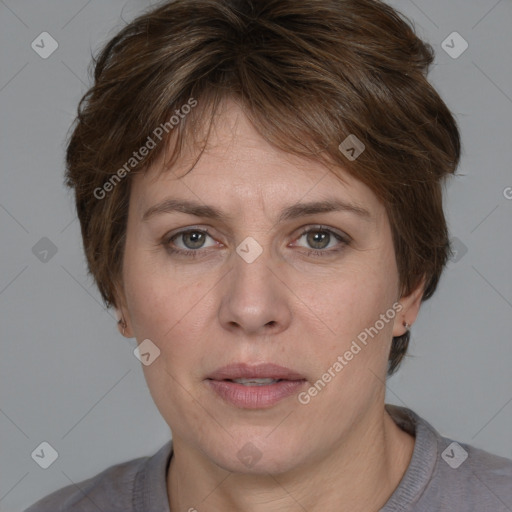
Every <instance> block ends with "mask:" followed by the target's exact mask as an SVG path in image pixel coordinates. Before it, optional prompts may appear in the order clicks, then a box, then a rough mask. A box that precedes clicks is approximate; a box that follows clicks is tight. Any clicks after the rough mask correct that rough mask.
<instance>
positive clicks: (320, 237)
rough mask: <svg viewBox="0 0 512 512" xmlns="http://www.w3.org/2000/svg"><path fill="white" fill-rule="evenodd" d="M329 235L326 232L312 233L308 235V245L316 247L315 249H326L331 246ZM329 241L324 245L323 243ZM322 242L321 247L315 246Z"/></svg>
mask: <svg viewBox="0 0 512 512" xmlns="http://www.w3.org/2000/svg"><path fill="white" fill-rule="evenodd" d="M329 236H330V235H329V233H326V232H325V231H312V232H311V233H308V243H309V244H310V245H312V246H314V247H315V249H324V248H325V247H327V245H329ZM326 240H327V243H324V244H322V242H325V241H326ZM318 242H320V247H318V246H315V244H317V243H318Z"/></svg>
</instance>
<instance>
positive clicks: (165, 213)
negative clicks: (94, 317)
mask: <svg viewBox="0 0 512 512" xmlns="http://www.w3.org/2000/svg"><path fill="white" fill-rule="evenodd" d="M225 107H226V108H225V110H224V111H223V113H222V115H221V116H220V117H219V118H218V119H217V121H216V123H215V125H214V130H213V131H212V134H211V136H210V139H209V141H208V146H207V149H206V151H205V152H204V154H203V155H202V157H201V158H200V160H199V162H198V163H197V165H196V166H195V167H194V169H193V170H192V171H191V172H189V173H188V174H186V175H185V173H186V171H187V170H188V169H189V168H190V165H191V162H193V159H194V157H195V156H196V155H195V154H192V153H191V154H190V155H189V156H188V157H187V156H186V155H184V157H183V158H182V159H180V162H178V165H176V166H175V167H174V168H173V169H172V172H167V173H164V174H161V175H160V176H157V172H156V171H155V169H150V170H149V172H148V173H147V174H146V175H137V176H135V177H134V182H133V184H132V185H133V186H132V191H131V197H130V208H129V218H128V226H127V238H126V247H125V256H124V267H123V284H124V295H123V300H124V305H123V306H122V309H123V314H124V315H125V318H126V320H127V322H128V330H127V335H129V336H135V337H136V338H137V341H138V343H139V344H140V343H141V342H143V340H151V341H150V342H147V341H146V342H145V344H144V345H143V346H142V347H141V348H142V350H141V352H143V353H149V355H146V356H143V361H145V360H147V362H150V364H147V365H144V366H143V369H144V372H145V377H146V380H147V383H148V386H149V389H150V392H151V394H152V397H153V399H154V401H155V403H156V405H157V407H158V409H159V410H160V413H161V414H162V416H163V417H164V419H165V420H166V421H167V423H168V424H169V426H170V428H171V430H172V434H173V439H174V443H175V446H176V447H178V446H181V447H182V449H185V447H186V449H187V450H189V451H193V452H195V453H196V454H201V456H203V457H206V458H207V459H208V460H210V461H213V462H214V463H215V464H217V465H218V466H220V467H222V468H224V469H226V470H229V471H235V472H242V473H243V472H245V473H248V472H253V473H259V472H281V471H287V470H293V469H294V468H298V467H300V466H301V465H303V464H307V463H310V462H312V461H314V460H315V459H316V458H322V457H324V456H326V455H327V454H328V453H330V452H331V451H332V449H333V446H335V445H337V446H340V444H342V443H343V442H344V441H346V440H348V439H349V438H350V436H354V435H355V433H357V432H360V429H362V428H365V427H364V425H368V424H369V422H371V418H372V417H373V418H375V417H376V416H375V415H376V414H380V415H381V416H382V408H383V403H384V385H383V382H384V381H385V375H386V369H387V360H388V354H389V350H390V344H391V339H392V337H393V336H394V335H395V336H396V335H401V334H403V333H404V332H405V330H404V327H403V326H402V322H403V320H404V319H407V321H408V322H409V323H412V320H414V318H415V316H416V313H417V303H418V301H417V300H416V301H415V302H414V304H413V305H411V304H410V302H412V299H411V298H410V297H409V298H401V299H400V297H399V291H398V289H399V287H398V283H399V282H398V273H397V267H396V263H395V256H394V250H393V244H392V236H391V230H390V226H389V223H388V218H387V215H386V213H385V210H384V207H383V205H382V204H381V203H380V202H379V201H378V199H377V198H376V196H375V195H374V194H373V193H372V192H371V191H370V189H369V188H367V187H366V186H365V185H363V184H362V183H361V182H359V181H357V180H355V179H354V178H352V177H350V175H348V174H347V173H346V172H345V171H340V172H341V175H342V176H343V180H344V181H343V182H342V181H341V180H339V179H338V178H337V177H335V176H334V175H333V174H332V173H331V172H330V171H329V170H327V169H326V168H325V167H324V166H323V165H321V164H320V163H318V162H316V163H313V162H311V161H308V160H306V159H302V158H299V157H295V156H290V155H289V154H287V153H284V152H282V151H280V150H277V149H275V148H273V147H271V146H270V145H269V144H268V143H266V142H265V141H264V140H263V139H262V138H261V136H260V135H258V133H257V132H256V131H255V129H254V128H253V127H252V126H251V125H250V124H249V122H248V121H247V119H246V118H245V117H244V115H243V113H242V111H241V110H240V109H239V108H238V107H237V105H236V104H235V103H233V102H227V103H226V104H225ZM171 200H172V201H173V203H171V202H170V201H171ZM165 201H169V202H168V203H167V205H166V203H165ZM327 201H328V202H329V203H330V204H331V205H333V204H334V203H339V204H340V205H345V206H338V209H333V210H331V211H319V212H318V213H314V210H315V208H316V206H318V204H317V203H323V202H327ZM184 202H186V203H187V205H188V206H189V207H191V206H194V208H195V209H196V211H195V212H194V211H192V210H193V209H191V208H189V209H188V211H186V210H187V208H185V207H184V206H183V205H182V206H178V207H177V208H176V209H173V206H174V207H176V206H177V205H178V203H184ZM158 205H160V206H158ZM307 205H311V207H308V206H307ZM315 205H316V206H315ZM155 206H157V208H155ZM166 206H167V207H166ZM317 210H318V208H317ZM324 210H326V208H324ZM151 212H152V213H151ZM212 212H215V213H218V216H212V215H211V213H212ZM307 230H311V232H310V233H304V231H307ZM206 231H208V233H206ZM399 299H400V302H401V304H400V305H397V304H396V303H397V301H398V300H399ZM393 306H395V307H394V308H393ZM402 307H403V309H402V310H401V311H400V312H397V311H398V310H399V309H400V308H402ZM395 313H396V314H395ZM404 313H406V315H404ZM365 329H367V330H366V331H365ZM363 333H366V343H363V342H362V341H361V340H362V339H364V338H365V335H364V334H363ZM369 333H371V335H370V334H369ZM358 336H359V338H358ZM354 342H355V343H356V344H357V346H359V350H357V348H356V346H355V345H354ZM156 347H157V348H158V349H159V351H160V353H159V355H158V356H157V357H156V358H155V356H156V355H157V353H158V350H157V348H156ZM350 354H352V356H350ZM342 361H343V363H342ZM337 362H338V364H336V363H337ZM261 364H275V365H279V366H282V367H285V368H287V369H289V370H290V371H291V372H293V374H295V375H291V374H289V375H281V372H279V371H278V372H276V371H275V369H273V370H269V369H268V367H267V369H265V367H262V368H260V370H261V371H262V373H260V374H258V373H255V371H254V373H255V375H252V374H251V371H253V370H252V367H254V366H256V365H261ZM227 365H241V366H237V367H235V370H234V373H231V374H228V375H227V374H219V373H217V374H216V372H217V370H219V369H221V368H223V367H225V366H227ZM244 365H245V366H244ZM240 368H242V369H244V370H246V372H247V373H245V374H244V373H243V372H242V370H241V369H240ZM215 374H216V375H215ZM277 374H279V375H277ZM244 375H245V376H246V377H248V378H249V377H250V376H251V375H252V376H258V375H259V376H262V375H263V376H269V377H270V378H272V375H273V376H274V378H277V377H279V376H280V377H285V380H283V381H282V382H280V383H273V384H272V383H271V384H265V385H261V386H258V385H244V384H242V383H234V382H228V381H225V380H223V379H224V378H226V377H231V378H232V379H234V378H236V377H237V376H244ZM286 377H288V379H286ZM329 377H330V378H329ZM301 379H302V380H301ZM319 380H320V381H321V384H318V383H317V381H319ZM260 383H261V382H260ZM315 383H317V388H314V387H313V386H314V385H315ZM312 387H313V388H312ZM315 389H316V393H315ZM358 429H359V430H358Z"/></svg>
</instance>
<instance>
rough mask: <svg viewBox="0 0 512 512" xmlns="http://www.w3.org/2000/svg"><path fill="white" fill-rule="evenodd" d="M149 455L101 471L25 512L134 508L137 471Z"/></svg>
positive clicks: (54, 494) (63, 489)
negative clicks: (133, 498) (133, 496)
mask: <svg viewBox="0 0 512 512" xmlns="http://www.w3.org/2000/svg"><path fill="white" fill-rule="evenodd" d="M148 459H149V457H140V458H138V459H132V460H129V461H127V462H123V463H121V464H116V465H113V466H110V467H109V468H107V469H105V470H104V471H102V472H101V473H98V474H97V475H95V476H93V477H92V478H89V479H87V480H83V481H81V482H78V483H76V484H75V483H74V484H70V485H68V486H66V487H63V488H62V489H59V490H57V491H55V492H53V493H52V494H49V495H48V496H45V497H44V498H42V499H40V500H39V501H37V502H36V503H34V504H33V505H31V506H30V507H29V508H28V509H26V510H25V512H68V511H73V512H89V511H91V512H92V511H94V512H96V511H97V510H108V511H109V512H110V511H117V510H119V511H123V512H129V511H130V510H132V495H133V488H134V483H135V478H136V475H137V473H139V471H141V470H142V468H143V467H144V465H145V463H146V462H147V460H148Z"/></svg>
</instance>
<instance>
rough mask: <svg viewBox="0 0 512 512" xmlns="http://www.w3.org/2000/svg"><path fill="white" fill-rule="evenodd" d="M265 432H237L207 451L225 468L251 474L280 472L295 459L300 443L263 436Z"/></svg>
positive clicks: (289, 467) (290, 468) (291, 467)
mask: <svg viewBox="0 0 512 512" xmlns="http://www.w3.org/2000/svg"><path fill="white" fill-rule="evenodd" d="M267 436H268V432H265V433H261V434H259V435H253V436H248V435H247V433H245V435H243V436H240V438H239V439H240V440H239V441H237V442H235V441H233V442H232V443H229V444H228V445H224V446H221V447H219V448H218V450H217V451H216V453H213V454H211V456H212V459H213V460H214V461H215V463H216V464H217V465H218V466H220V467H221V468H223V469H225V470H226V471H231V472H234V473H241V474H251V475H266V474H267V473H271V474H280V473H285V472H287V471H290V470H292V469H294V468H295V467H296V465H297V464H298V463H299V461H298V460H297V458H298V455H297V454H299V453H301V447H300V446H299V444H300V443H292V442H291V440H290V439H287V440H286V441H287V442H286V443H285V441H284V439H277V438H276V439H274V440H272V441H269V440H268V439H266V437H267Z"/></svg>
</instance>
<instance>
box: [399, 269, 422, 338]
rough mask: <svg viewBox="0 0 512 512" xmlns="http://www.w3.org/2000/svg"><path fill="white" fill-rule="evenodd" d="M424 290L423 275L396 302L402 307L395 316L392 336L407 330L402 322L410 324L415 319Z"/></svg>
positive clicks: (400, 334)
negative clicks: (409, 291) (413, 286)
mask: <svg viewBox="0 0 512 512" xmlns="http://www.w3.org/2000/svg"><path fill="white" fill-rule="evenodd" d="M424 291H425V277H423V279H422V280H421V281H420V283H419V284H418V286H417V287H416V288H415V289H414V290H413V291H412V292H411V293H410V294H409V295H407V296H403V297H401V298H400V300H399V301H398V302H399V303H400V305H401V306H402V309H401V310H400V312H399V313H398V314H397V315H396V317H395V321H394V324H393V337H395V336H402V335H403V334H405V333H406V332H407V329H406V328H405V326H404V322H407V323H408V324H409V325H412V324H413V323H414V322H415V321H416V317H417V316H418V313H419V311H420V306H421V299H422V297H423V293H424Z"/></svg>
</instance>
